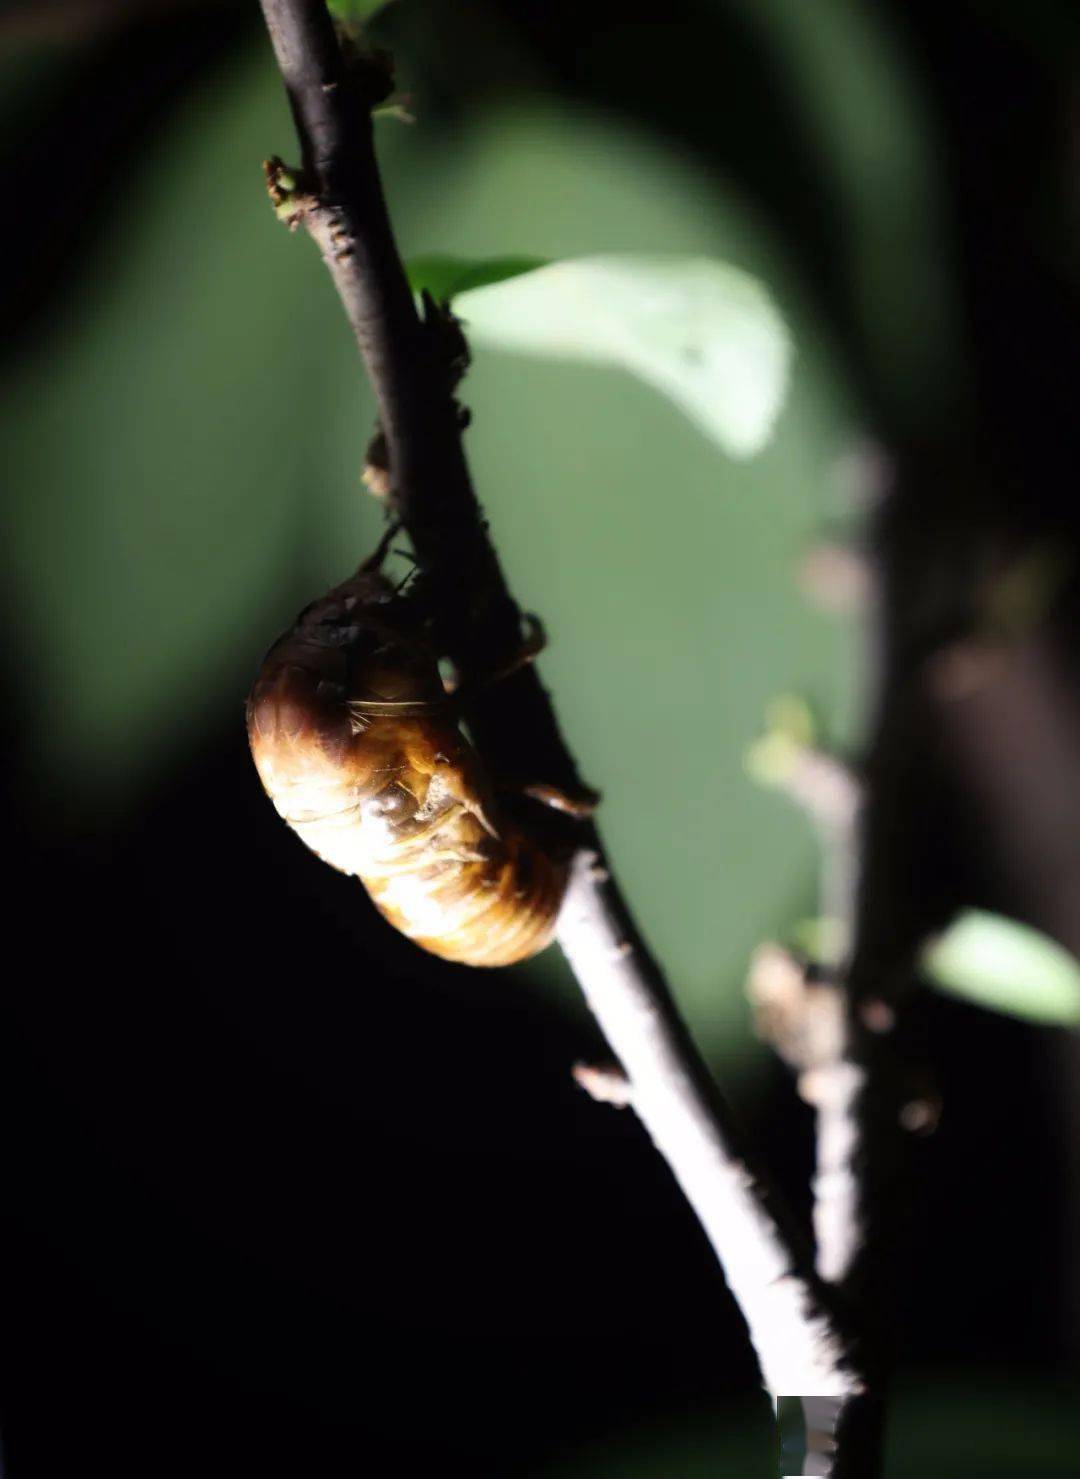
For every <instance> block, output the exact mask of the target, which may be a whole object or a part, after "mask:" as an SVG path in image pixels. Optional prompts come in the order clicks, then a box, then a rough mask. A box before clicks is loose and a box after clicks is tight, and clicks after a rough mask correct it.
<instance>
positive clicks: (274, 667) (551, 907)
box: [247, 556, 567, 966]
mask: <svg viewBox="0 0 1080 1479" xmlns="http://www.w3.org/2000/svg"><path fill="white" fill-rule="evenodd" d="M377 564H378V556H376V557H375V558H374V559H373V560H372V561H369V562H368V564H367V565H366V566H362V567H361V569H360V570H359V571H358V572H357V574H356V575H354V576H353V577H352V578H351V579H349V580H347V581H345V582H344V583H343V584H342V585H339V586H337V587H336V588H335V589H334V590H332V591H331V592H329V594H328V595H326V596H324V597H323V598H322V599H321V600H318V601H316V602H314V603H313V604H312V605H311V606H309V607H307V609H306V610H305V611H303V612H302V613H301V615H300V617H299V618H298V619H297V622H296V624H295V626H293V627H292V629H291V630H290V631H288V632H286V633H285V635H284V636H283V637H281V638H280V639H279V641H278V642H276V643H275V644H274V646H273V647H272V648H271V649H270V651H269V653H268V654H267V656H266V658H265V660H264V662H263V665H262V668H261V670H260V672H259V675H258V677H257V678H256V680H255V684H254V686H253V688H252V690H251V694H250V696H249V698H248V704H247V727H248V739H249V741H250V744H251V753H252V756H253V757H254V760H255V764H256V767H257V768H258V772H259V776H260V778H261V779H262V783H263V785H264V787H265V788H266V791H267V793H268V794H269V796H270V798H271V800H272V801H273V803H274V805H275V806H276V807H277V810H278V812H279V813H280V815H281V816H282V817H283V818H284V819H285V821H286V822H288V824H289V826H290V827H292V829H293V830H294V831H295V832H296V833H297V834H298V835H299V836H300V837H301V838H302V840H303V841H304V842H305V843H307V845H308V847H310V848H311V849H312V851H313V852H316V853H317V854H318V855H319V857H321V858H323V859H324V860H325V861H326V862H328V863H330V864H331V865H332V866H333V867H335V868H339V869H340V870H341V871H342V872H344V873H351V874H355V876H356V877H357V878H359V879H360V881H361V883H363V885H364V887H365V888H366V889H367V891H368V893H369V894H370V896H371V898H372V899H373V901H374V903H375V905H376V906H377V908H378V909H379V910H380V911H381V912H382V914H384V915H385V916H386V918H387V919H388V920H389V921H390V923H391V924H392V925H394V927H395V928H396V929H398V930H400V931H401V932H402V933H403V934H405V935H407V936H409V938H410V939H412V940H414V941H415V942H416V943H417V944H418V945H420V946H422V947H423V948H424V949H425V950H429V951H431V952H432V953H433V954H435V955H440V956H443V957H444V958H445V959H447V960H456V961H462V962H465V963H466V964H469V965H488V966H497V965H508V964H510V963H511V962H513V961H518V960H523V959H525V958H526V957H528V956H530V955H534V954H536V953H537V951H539V950H542V949H543V948H544V946H545V945H547V944H548V942H549V941H550V939H551V937H552V934H553V933H554V929H555V921H556V917H557V915H558V912H559V906H560V904H561V902H562V896H563V892H564V889H565V886H566V877H567V866H566V863H565V861H560V860H559V859H557V858H556V857H554V856H552V855H551V854H550V853H549V852H548V851H547V850H545V849H543V848H541V847H540V846H539V845H538V844H537V843H536V842H535V841H534V840H533V839H532V838H530V837H529V836H527V835H526V834H525V832H524V831H523V830H522V829H521V827H520V826H519V825H518V824H517V823H516V822H514V821H512V820H510V819H509V818H508V817H506V816H505V815H503V814H502V813H501V811H500V809H499V807H498V805H497V803H496V800H495V797H494V794H493V789H492V787H491V785H490V783H489V781H488V779H487V777H486V774H485V771H484V767H483V765H482V764H481V761H480V757H479V756H478V755H477V753H476V751H475V750H474V749H473V747H472V745H471V744H470V743H469V741H468V740H467V739H466V737H465V736H464V734H463V733H462V732H461V729H460V728H459V726H458V721H457V714H456V711H455V708H454V707H453V705H452V702H451V701H450V700H449V699H448V696H447V694H446V691H445V689H444V686H443V683H442V679H441V677H440V674H439V666H438V655H437V653H436V652H435V651H434V649H433V648H432V646H431V645H430V643H429V642H428V640H427V638H426V636H425V634H424V630H423V625H422V623H421V622H420V621H418V619H417V614H416V603H415V602H414V601H413V600H411V599H410V598H409V597H408V596H403V595H401V594H399V593H397V592H396V591H395V589H394V587H393V586H392V585H391V584H390V582H389V581H388V580H387V579H386V577H385V576H383V575H382V574H380V573H379V572H378V569H377V568H372V567H373V566H377ZM549 789H550V788H545V787H537V788H533V792H532V793H533V794H534V795H536V796H538V797H539V798H540V799H543V800H546V801H548V802H550V804H552V805H556V806H564V805H565V804H566V798H564V797H563V796H562V795H561V793H558V792H553V793H552V794H551V795H546V794H544V793H545V792H546V791H548V790H549Z"/></svg>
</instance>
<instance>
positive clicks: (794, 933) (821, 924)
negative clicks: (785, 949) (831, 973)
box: [788, 915, 848, 962]
mask: <svg viewBox="0 0 1080 1479" xmlns="http://www.w3.org/2000/svg"><path fill="white" fill-rule="evenodd" d="M788 938H789V939H790V941H791V943H792V945H793V946H794V948H795V949H796V950H798V951H800V952H801V953H802V954H803V955H805V956H807V957H808V958H809V959H810V960H816V961H819V962H820V961H831V960H837V959H839V958H840V957H841V956H842V955H843V953H844V951H845V950H846V949H847V944H848V929H847V926H846V924H845V923H844V921H843V920H842V919H831V918H830V917H829V916H828V915H818V916H817V917H815V918H811V919H799V920H797V921H796V922H795V924H793V925H792V926H791V929H790V931H789V932H788Z"/></svg>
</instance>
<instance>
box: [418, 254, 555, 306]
mask: <svg viewBox="0 0 1080 1479" xmlns="http://www.w3.org/2000/svg"><path fill="white" fill-rule="evenodd" d="M546 266H547V262H546V260H545V258H543V257H486V258H483V259H482V260H479V261H470V260H469V258H467V257H451V256H447V255H445V254H440V253H432V254H430V255H428V256H423V257H414V258H413V259H412V261H411V262H407V263H406V265H405V272H406V274H407V276H408V279H409V285H410V287H411V288H412V290H413V292H414V293H417V294H419V293H422V292H427V293H430V294H431V296H432V297H433V298H434V299H435V301H436V302H437V303H450V302H452V300H453V299H454V298H456V297H457V295H458V294H459V293H465V292H468V291H469V290H470V289H473V288H483V287H487V286H489V285H490V284H492V283H497V282H505V281H506V280H507V279H508V278H511V277H520V276H521V274H522V273H523V272H535V271H536V269H537V268H538V267H546Z"/></svg>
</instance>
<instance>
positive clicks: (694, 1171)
mask: <svg viewBox="0 0 1080 1479" xmlns="http://www.w3.org/2000/svg"><path fill="white" fill-rule="evenodd" d="M263 11H264V14H265V16H266V21H267V25H268V28H269V31H270V35H271V38H272V40H273V44H274V50H275V53H276V56H277V59H278V64H279V66H280V69H281V72H282V76H283V78H284V80H285V84H286V87H287V89H288V93H289V98H290V102H291V105H292V110H293V115H294V118H295V120H296V124H297V130H298V133H299V136H300V142H301V151H302V160H301V171H300V173H299V175H297V176H295V177H293V176H291V175H290V174H289V172H288V171H286V170H285V169H284V167H282V166H280V165H279V164H277V163H276V162H275V163H273V164H272V166H271V170H270V174H271V185H272V189H273V190H274V193H275V198H276V200H277V203H278V208H279V213H280V214H282V215H285V216H286V217H287V218H289V219H290V220H291V221H293V222H294V223H295V222H298V221H301V220H302V221H303V223H304V224H305V225H306V226H307V228H308V230H309V231H310V233H311V234H312V236H313V237H314V238H315V240H316V241H317V243H318V244H319V247H320V249H321V251H322V253H323V256H324V259H325V260H326V263H327V266H328V268H329V270H330V272H331V275H332V277H333V279H334V282H335V285H336V286H337V288H338V292H339V294H340V296H341V299H342V303H343V305H344V307H345V310H346V313H347V314H348V317H349V320H350V323H351V324H352V326H353V329H354V331H355V333H356V337H357V341H358V344H359V346H360V349H361V353H362V355H363V357H364V361H365V365H366V367H367V370H368V373H369V375H370V377H371V380H372V383H373V386H374V389H375V394H376V400H377V403H378V407H379V416H380V422H381V429H382V433H383V436H384V437H385V447H386V461H387V464H388V474H389V476H388V480H387V481H388V493H389V502H390V506H391V508H392V510H393V512H394V513H395V515H396V516H397V517H398V518H400V520H401V522H402V524H403V525H404V527H405V528H406V530H407V531H408V533H409V535H410V538H411V539H412V542H413V545H414V549H415V551H416V555H417V557H418V560H419V562H420V565H421V568H422V570H423V571H424V574H425V578H426V579H427V580H428V581H429V582H430V587H431V590H432V592H433V599H434V605H435V610H436V625H437V630H438V632H439V636H440V639H441V641H442V643H443V645H444V646H445V649H446V651H447V653H448V655H449V656H450V657H451V659H452V660H453V661H454V663H455V664H456V666H457V667H458V669H459V670H460V672H461V674H462V676H463V678H464V679H465V680H466V681H467V680H468V679H469V678H470V677H471V676H479V675H482V674H483V673H484V672H490V671H492V670H499V669H500V668H502V667H504V666H506V665H508V664H512V662H513V658H514V655H515V652H516V651H518V650H519V649H520V647H521V640H522V639H521V621H520V614H519V611H518V608H517V606H516V604H515V603H514V601H513V598H512V597H511V595H510V593H509V591H508V588H507V586H506V583H505V580H504V578H503V575H502V572H501V570H500V568H499V564H498V561H497V558H496V556H495V553H494V550H493V548H492V545H491V542H490V540H489V538H488V534H487V528H486V525H485V523H484V520H483V518H482V515H481V511H480V508H479V506H478V504H477V501H476V498H475V495H474V492H473V489H472V486H471V483H470V480H469V475H468V471H467V468H466V464H465V459H464V455H463V451H462V448H461V441H460V432H461V427H462V415H461V413H460V411H459V408H458V407H457V405H456V404H455V401H454V398H453V388H454V385H455V383H456V378H457V374H458V373H459V369H460V365H459V364H458V365H457V367H456V368H455V362H459V361H460V358H461V355H462V353H463V345H462V344H461V342H460V340H459V339H458V338H457V335H456V329H455V326H454V324H453V321H452V320H450V319H449V317H448V316H447V315H445V314H443V313H442V312H440V310H439V309H438V308H437V307H436V306H435V305H434V304H432V303H430V302H426V303H425V313H424V316H423V318H421V317H420V315H419V314H418V313H417V311H416V309H415V306H414V302H413V298H412V294H411V293H410V290H409V286H408V282H407V279H406V276H405V273H404V271H403V268H402V265H401V262H400V259H399V257H398V254H397V251H396V248H395V245H394V241H393V236H392V233H391V229H390V224H389V220H388V217H387V212H386V206H385V202H384V199H383V194H382V189H381V185H380V181H379V175H378V169H377V165H376V162H375V155H374V147H373V139H372V129H371V119H370V108H371V105H372V103H373V102H375V101H377V100H378V98H379V97H381V96H383V95H385V90H386V88H387V85H388V84H387V77H386V71H385V68H384V67H383V65H382V64H381V62H380V60H379V59H378V58H376V57H374V56H372V57H359V58H356V59H354V58H352V57H349V58H348V60H346V58H345V57H344V55H343V53H342V50H341V49H340V48H339V46H338V43H337V40H336V37H335V34H334V31H333V28H332V25H331V22H330V19H329V16H328V14H327V12H326V10H325V8H324V5H323V0H263ZM467 717H468V722H469V726H470V730H471V731H472V733H473V736H474V738H475V740H476V743H477V747H478V749H479V751H480V753H481V754H482V755H483V756H484V758H485V760H486V761H487V763H488V764H489V766H490V767H491V769H492V771H493V772H494V773H495V774H497V775H499V776H500V777H517V778H519V779H523V780H527V781H530V782H542V783H546V784H550V785H558V786H561V787H564V788H565V789H566V790H567V791H569V792H570V793H571V794H573V793H580V792H581V791H582V790H583V788H582V786H581V783H580V781H579V779H578V776H577V773H576V769H575V766H574V763H573V760H572V758H571V757H570V755H569V753H568V751H567V749H566V747H565V745H564V743H563V741H562V739H561V736H560V734H559V731H558V727H557V724H556V721H555V717H554V713H553V711H552V708H551V705H550V702H549V700H548V698H547V695H546V694H545V692H544V690H543V688H542V687H541V685H540V682H539V679H538V677H537V675H536V673H535V670H534V669H533V668H525V669H522V670H521V671H518V672H517V673H515V674H514V675H513V676H512V677H511V678H509V679H508V680H507V681H506V682H505V683H504V684H501V685H499V689H498V693H497V695H496V694H492V693H491V692H490V691H489V692H487V693H485V692H483V691H482V689H477V691H476V692H475V695H474V696H472V697H471V698H470V702H469V704H468V705H467ZM567 827H568V828H570V827H573V828H575V829H576V830H574V831H573V832H570V831H568V832H567V837H566V839H565V843H566V845H568V846H570V847H571V848H572V850H573V852H574V865H573V869H572V878H571V884H570V889H569V892H568V897H567V901H566V904H565V907H564V911H563V918H562V921H561V922H560V929H559V941H560V944H561V945H562V947H563V949H564V951H565V952H566V954H567V957H568V959H569V960H570V963H571V966H572V967H573V969H574V971H575V974H576V975H577V977H578V980H579V983H580V984H581V986H582V989H583V991H584V992H585V995H586V997H587V998H588V1001H589V1004H590V1006H591V1007H592V1009H593V1011H594V1013H595V1015H596V1016H597V1018H598V1020H599V1022H600V1025H601V1027H602V1028H603V1030H604V1032H605V1034H606V1035H607V1036H608V1038H609V1041H610V1042H611V1045H612V1047H613V1049H614V1050H615V1052H616V1054H617V1055H618V1057H619V1059H620V1061H621V1063H622V1066H623V1068H624V1070H625V1072H626V1075H627V1078H628V1080H629V1098H630V1102H631V1103H632V1104H633V1106H634V1108H635V1110H636V1111H637V1113H638V1114H639V1116H640V1117H641V1118H642V1120H643V1121H644V1123H645V1124H646V1126H647V1127H648V1129H649V1131H650V1133H651V1134H652V1136H653V1138H654V1140H655V1142H656V1144H657V1146H658V1148H659V1149H660V1150H661V1151H662V1153H663V1154H664V1155H665V1157H666V1158H667V1160H668V1161H669V1163H670V1165H671V1166H672V1169H673V1170H674V1172H675V1174H676V1176H677V1178H678V1179H679V1181H680V1183H681V1185H682V1187H683V1190H684V1191H685V1192H686V1194H687V1197H688V1199H689V1200H690V1202H691V1204H692V1205H693V1206H694V1208H695V1211H696V1212H697V1214H698V1216H699V1218H700V1219H701V1221H702V1224H703V1226H704V1227H705V1230H706V1232H707V1234H708V1236H709V1238H710V1240H711V1242H712V1244H713V1246H714V1248H715V1249H716V1251H717V1253H718V1255H719V1257H720V1259H721V1262H722V1264H723V1266H724V1270H725V1274H726V1276H727V1279H728V1282H729V1284H730V1285H731V1287H732V1289H733V1291H734V1292H735V1294H736V1296H737V1298H738V1299H739V1302H740V1305H741V1307H742V1309H743V1313H744V1315H745V1316H746V1319H747V1323H748V1325H749V1328H750V1334H751V1338H752V1340H753V1342H754V1345H755V1348H756V1350H757V1353H758V1357H759V1361H760V1364H761V1367H762V1374H763V1379H764V1382H765V1385H766V1387H767V1389H768V1390H769V1391H770V1392H771V1393H772V1394H773V1396H774V1397H776V1396H780V1395H792V1396H800V1397H818V1396H829V1397H833V1398H836V1399H838V1401H839V1402H840V1403H841V1404H847V1406H852V1404H854V1405H853V1407H852V1411H853V1412H855V1413H857V1412H858V1411H859V1410H860V1403H859V1402H858V1400H857V1399H858V1396H859V1394H860V1393H861V1392H862V1391H863V1389H864V1381H863V1378H862V1377H861V1375H860V1374H859V1372H858V1370H857V1369H856V1367H855V1365H854V1363H853V1359H852V1355H851V1346H850V1342H849V1340H848V1339H847V1338H846V1336H845V1335H844V1334H842V1333H841V1325H840V1320H839V1317H838V1315H837V1312H836V1309H835V1306H834V1305H833V1303H832V1300H831V1298H830V1297H829V1295H828V1294H827V1292H826V1290H825V1288H824V1286H823V1285H822V1283H821V1281H820V1280H819V1279H818V1278H817V1276H816V1275H815V1274H814V1272H813V1268H812V1262H811V1258H810V1254H809V1250H808V1249H807V1248H805V1247H804V1245H803V1240H802V1239H801V1237H800V1235H799V1233H798V1231H797V1229H796V1228H795V1226H794V1224H793V1222H792V1220H791V1218H790V1217H789V1216H788V1214H787V1213H786V1212H785V1211H784V1209H783V1208H782V1207H781V1206H780V1204H779V1202H778V1200H777V1198H776V1196H775V1194H774V1193H773V1192H772V1191H771V1190H770V1189H769V1188H768V1187H767V1185H766V1183H765V1181H764V1179H763V1178H762V1177H761V1176H760V1175H759V1174H757V1173H756V1172H755V1171H753V1170H751V1168H750V1165H749V1161H748V1157H747V1155H746V1152H745V1149H744V1146H743V1144H742V1139H741V1136H740V1134H739V1132H738V1130H737V1129H736V1127H735V1125H734V1122H733V1117H732V1115H731V1113H730V1111H729V1109H728V1108H727V1106H726V1104H725V1103H724V1102H723V1100H722V1099H721V1098H720V1096H719V1094H718V1093H717V1091H716V1088H715V1085H714V1084H713V1083H712V1080H711V1078H710V1076H709V1074H708V1070H707V1069H706V1067H705V1065H704V1063H703V1061H702V1060H701V1058H700V1055H699V1054H698V1052H697V1050H696V1048H695V1047H694V1045H693V1043H692V1042H691V1040H690V1037H689V1034H688V1033H687V1031H686V1028H685V1026H684V1025H683V1023H682V1021H681V1018H680V1017H679V1014H678V1012H677V1009H676V1007H675V1005H674V1002H673V1000H672V998H671V995H670V992H669V990H668V988H667V985H666V983H665V981H664V979H663V976H662V974H661V972H660V970H659V967H658V966H657V965H656V963H655V962H654V961H653V959H652V958H651V956H650V955H649V953H648V951H647V949H646V947H645V946H644V943H643V941H642V940H641V938H640V935H639V934H638V931H637V929H636V927H635V925H634V922H633V920H632V918H631V916H630V914H629V911H628V910H627V907H626V905H625V902H624V901H623V899H622V897H621V895H620V893H619V891H618V889H617V887H616V885H615V883H614V881H613V880H612V878H611V876H610V873H609V870H608V868H607V866H606V864H604V863H602V862H601V850H600V847H599V842H598V838H597V836H596V833H595V829H593V828H592V827H591V826H588V827H586V826H582V825H581V824H580V823H577V824H570V823H568V824H567ZM848 1431H850V1433H851V1435H852V1444H851V1450H850V1453H848V1454H844V1453H841V1454H840V1455H839V1456H837V1455H835V1454H833V1453H832V1442H831V1436H830V1435H825V1440H824V1443H825V1446H824V1449H823V1451H822V1452H821V1453H820V1454H819V1455H818V1457H817V1460H816V1461H817V1462H820V1463H821V1464H822V1467H821V1468H820V1469H819V1470H818V1472H822V1473H842V1472H843V1473H856V1472H857V1473H859V1474H862V1475H865V1476H869V1475H870V1474H871V1473H872V1467H873V1465H872V1462H871V1461H868V1460H867V1459H866V1458H865V1456H864V1457H863V1458H861V1459H860V1458H859V1457H857V1452H858V1444H859V1441H860V1439H859V1433H860V1432H861V1424H860V1423H859V1422H858V1421H857V1420H856V1419H854V1418H853V1419H852V1421H851V1422H850V1424H849V1427H848ZM844 1432H845V1428H844V1426H841V1429H840V1440H841V1444H843V1443H844V1441H845V1440H844Z"/></svg>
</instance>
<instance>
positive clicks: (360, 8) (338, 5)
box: [326, 0, 392, 26]
mask: <svg viewBox="0 0 1080 1479" xmlns="http://www.w3.org/2000/svg"><path fill="white" fill-rule="evenodd" d="M391 3H392V0H326V8H327V10H328V11H329V12H330V14H331V15H332V16H333V17H334V19H335V20H337V21H343V22H344V23H345V25H346V26H362V25H363V24H364V22H365V21H369V20H370V19H371V17H372V16H373V15H374V14H375V12H376V11H377V10H382V9H383V8H384V7H385V6H387V5H389V4H391Z"/></svg>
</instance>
